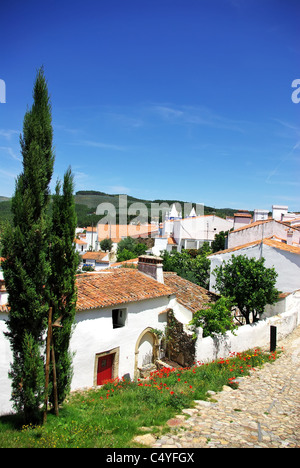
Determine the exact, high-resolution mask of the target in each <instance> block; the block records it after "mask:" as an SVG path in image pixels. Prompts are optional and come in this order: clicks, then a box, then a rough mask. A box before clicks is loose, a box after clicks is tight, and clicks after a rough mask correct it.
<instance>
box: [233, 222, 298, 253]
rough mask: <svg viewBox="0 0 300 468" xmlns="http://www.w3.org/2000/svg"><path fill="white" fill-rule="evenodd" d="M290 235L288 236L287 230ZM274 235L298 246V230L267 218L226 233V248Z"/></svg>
mask: <svg viewBox="0 0 300 468" xmlns="http://www.w3.org/2000/svg"><path fill="white" fill-rule="evenodd" d="M289 231H290V232H291V237H288V232H289ZM273 236H276V237H278V238H279V239H283V240H286V241H288V242H289V243H290V244H293V245H299V246H300V230H299V229H295V228H292V227H289V226H287V225H286V224H284V223H282V222H280V221H276V220H274V219H269V220H265V221H257V222H255V223H251V224H249V225H247V226H244V227H243V228H240V229H238V230H235V231H231V232H229V233H228V243H227V247H228V249H231V248H233V247H238V246H240V245H244V244H248V243H249V242H254V241H259V240H261V239H264V238H266V237H273Z"/></svg>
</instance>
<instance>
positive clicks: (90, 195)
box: [0, 190, 236, 227]
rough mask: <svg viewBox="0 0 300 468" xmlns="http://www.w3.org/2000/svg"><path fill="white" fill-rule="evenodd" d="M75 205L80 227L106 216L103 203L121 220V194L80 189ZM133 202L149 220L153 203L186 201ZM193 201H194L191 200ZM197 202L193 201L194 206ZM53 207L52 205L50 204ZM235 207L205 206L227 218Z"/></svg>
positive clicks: (6, 203) (7, 216)
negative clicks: (102, 212) (101, 208)
mask: <svg viewBox="0 0 300 468" xmlns="http://www.w3.org/2000/svg"><path fill="white" fill-rule="evenodd" d="M74 197H75V207H76V213H77V220H78V222H77V225H78V227H86V226H91V225H94V226H95V225H96V224H97V222H98V221H99V220H100V219H101V218H102V217H103V216H104V215H102V216H101V215H96V214H95V213H96V209H97V206H98V205H99V204H101V203H111V204H112V205H113V206H114V207H115V209H116V218H117V219H116V221H117V223H118V220H119V194H108V193H104V192H98V191H94V190H80V191H78V192H76V194H75V196H74ZM0 201H1V203H0V223H1V222H3V221H8V222H10V221H11V219H12V215H11V200H10V199H9V198H8V197H1V196H0ZM132 203H143V204H144V205H146V207H147V208H148V213H149V219H148V220H149V221H150V215H151V211H150V208H151V203H158V204H162V203H167V204H168V205H169V206H171V205H172V204H173V203H179V204H180V205H181V206H182V207H184V203H187V202H184V201H182V200H145V199H141V198H135V197H131V196H130V195H127V208H129V207H130V205H132ZM190 203H192V202H190ZM195 205H196V204H195V203H193V206H195ZM50 209H51V205H50ZM235 211H236V210H235V209H232V208H213V207H210V206H205V207H204V214H212V213H215V214H216V215H217V216H220V217H222V218H225V217H226V216H232V215H233V213H234V212H235ZM187 214H188V213H183V215H185V216H186V215H187ZM138 215H139V213H136V214H134V215H132V216H131V217H129V216H128V218H127V222H129V221H130V219H132V218H135V217H137V216H138Z"/></svg>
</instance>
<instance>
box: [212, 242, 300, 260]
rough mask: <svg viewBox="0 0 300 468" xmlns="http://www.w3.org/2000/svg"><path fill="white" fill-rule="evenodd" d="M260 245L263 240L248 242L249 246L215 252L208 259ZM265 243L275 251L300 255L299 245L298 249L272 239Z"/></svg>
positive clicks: (244, 245)
mask: <svg viewBox="0 0 300 468" xmlns="http://www.w3.org/2000/svg"><path fill="white" fill-rule="evenodd" d="M260 243H261V240H256V241H253V242H248V243H247V244H243V245H238V246H236V247H231V248H230V249H225V250H220V251H219V252H215V253H213V254H210V255H209V256H208V257H212V256H213V255H219V254H223V253H230V252H236V251H237V250H241V249H246V248H248V247H252V246H254V245H258V244H260ZM263 243H264V244H265V245H268V246H269V247H274V248H275V249H279V250H285V251H286V252H291V253H295V254H298V255H300V245H299V247H297V246H296V247H295V246H294V245H288V244H285V243H284V242H282V241H280V240H273V239H270V238H265V239H264V240H263Z"/></svg>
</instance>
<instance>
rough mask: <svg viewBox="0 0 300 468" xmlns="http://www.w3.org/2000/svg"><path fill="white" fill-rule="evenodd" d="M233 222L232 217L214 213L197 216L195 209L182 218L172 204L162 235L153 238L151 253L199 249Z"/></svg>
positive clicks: (229, 227)
mask: <svg viewBox="0 0 300 468" xmlns="http://www.w3.org/2000/svg"><path fill="white" fill-rule="evenodd" d="M233 224H234V222H233V220H232V219H223V218H220V217H219V216H216V215H203V216H197V215H196V213H195V210H192V211H191V213H190V215H189V216H188V217H186V218H182V217H181V213H178V212H177V211H176V209H175V205H174V206H172V209H171V212H170V213H167V214H166V219H165V221H164V223H163V228H162V235H161V236H160V237H157V238H156V239H155V245H154V248H153V253H154V254H155V255H158V254H159V251H162V250H168V251H171V250H177V251H178V252H181V249H199V248H200V247H201V246H202V245H203V243H204V242H208V243H209V244H211V242H212V241H213V240H214V238H215V235H216V234H219V233H220V232H221V231H229V230H230V229H232V228H233Z"/></svg>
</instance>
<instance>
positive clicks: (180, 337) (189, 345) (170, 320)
mask: <svg viewBox="0 0 300 468" xmlns="http://www.w3.org/2000/svg"><path fill="white" fill-rule="evenodd" d="M195 344H196V343H195V340H194V339H193V338H192V334H191V335H189V334H187V333H186V332H185V331H184V329H183V324H182V323H181V322H179V321H178V320H177V319H176V318H175V316H174V313H173V311H172V310H171V309H170V310H169V311H168V317H167V326H166V357H167V358H168V359H170V360H171V361H174V362H177V363H178V364H180V365H181V366H183V367H189V366H192V365H193V363H194V362H195V352H196V350H195Z"/></svg>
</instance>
